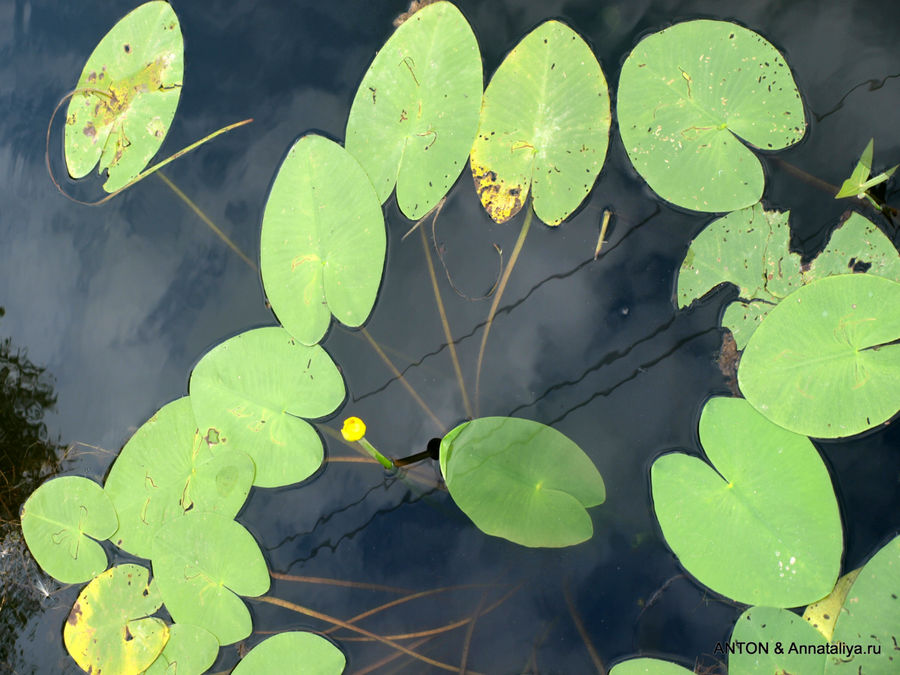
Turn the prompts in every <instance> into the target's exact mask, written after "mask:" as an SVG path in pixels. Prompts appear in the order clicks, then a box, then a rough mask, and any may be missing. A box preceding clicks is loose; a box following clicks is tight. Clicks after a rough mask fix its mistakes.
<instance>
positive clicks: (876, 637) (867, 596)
mask: <svg viewBox="0 0 900 675" xmlns="http://www.w3.org/2000/svg"><path fill="white" fill-rule="evenodd" d="M898 636H900V537H895V538H894V539H892V540H891V541H889V542H888V543H887V544H886V545H885V546H884V547H883V548H882V549H881V550H880V551H878V553H876V554H875V555H874V556H872V559H871V560H869V562H867V563H866V564H865V566H864V567H863V568H862V570H860V573H859V576H858V577H857V578H856V581H854V582H853V586H851V587H850V591H849V593H847V599H846V600H845V601H844V606H843V607H842V608H841V611H840V614H839V616H838V620H837V623H836V624H835V627H834V640H833V644H834V645H840V644H843V645H845V646H847V647H850V648H851V649H852V650H853V653H852V654H848V653H846V651H842V652H839V653H838V654H830V655H829V656H828V658H827V660H826V664H825V673H826V675H831V674H832V673H837V674H843V673H847V674H848V675H851V674H852V675H856V674H857V673H865V674H866V675H869V674H870V673H871V674H879V673H886V674H890V673H896V672H897V662H898V656H897V650H898V640H900V638H898ZM873 647H874V648H876V649H877V652H878V653H877V654H876V653H869V651H870V649H871V648H873ZM871 651H872V652H874V651H875V649H871Z"/></svg>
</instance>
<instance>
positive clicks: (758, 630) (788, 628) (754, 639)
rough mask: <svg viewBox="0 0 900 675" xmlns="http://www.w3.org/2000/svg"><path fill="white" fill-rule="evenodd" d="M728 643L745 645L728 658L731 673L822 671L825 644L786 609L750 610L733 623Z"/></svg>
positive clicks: (805, 674) (805, 673) (806, 674)
mask: <svg viewBox="0 0 900 675" xmlns="http://www.w3.org/2000/svg"><path fill="white" fill-rule="evenodd" d="M729 642H730V643H731V644H732V645H734V644H739V643H743V645H744V648H743V649H741V650H740V651H737V652H735V653H733V654H731V655H730V656H729V657H728V672H731V673H739V674H740V675H756V674H758V675H772V674H773V673H803V675H814V674H815V673H821V672H822V671H823V670H824V668H825V656H824V653H825V652H824V650H825V648H826V645H827V642H826V641H825V639H824V638H823V637H822V635H821V634H820V633H819V632H818V631H817V630H816V629H815V628H813V627H812V626H810V625H809V624H808V623H806V621H804V620H803V619H802V618H800V617H799V616H797V615H796V614H794V613H793V612H789V611H787V610H786V609H776V608H774V607H751V608H750V609H748V610H747V611H745V612H744V613H743V614H741V616H740V617H739V618H738V620H737V622H736V623H735V624H734V630H733V631H732V633H731V640H730V641H729ZM779 646H780V647H781V648H780V649H779V648H778V647H779ZM819 650H822V651H819ZM767 652H768V653H767Z"/></svg>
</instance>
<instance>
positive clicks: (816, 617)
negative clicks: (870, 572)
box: [803, 569, 859, 642]
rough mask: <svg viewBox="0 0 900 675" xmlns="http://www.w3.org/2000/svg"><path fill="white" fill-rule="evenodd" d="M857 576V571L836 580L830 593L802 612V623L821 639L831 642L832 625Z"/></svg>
mask: <svg viewBox="0 0 900 675" xmlns="http://www.w3.org/2000/svg"><path fill="white" fill-rule="evenodd" d="M857 576H859V570H858V569H855V570H853V571H852V572H848V573H847V574H845V575H844V576H842V577H841V578H840V579H838V580H837V583H836V584H835V585H834V588H833V589H832V591H831V593H829V594H828V595H826V596H825V597H824V598H822V599H821V600H817V601H816V602H813V603H810V604H809V605H807V606H806V609H804V610H803V619H804V621H806V622H807V623H808V624H809V625H810V626H812V627H813V628H815V629H816V630H817V631H818V632H819V633H821V634H822V637H824V638H825V639H826V640H827V641H829V642H831V638H832V636H833V635H834V624H835V622H836V621H837V618H838V616H839V615H840V613H841V607H842V606H843V604H844V600H846V598H847V593H848V592H849V591H850V587H851V586H852V585H853V582H854V581H856V577H857Z"/></svg>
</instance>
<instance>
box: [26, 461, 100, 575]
mask: <svg viewBox="0 0 900 675" xmlns="http://www.w3.org/2000/svg"><path fill="white" fill-rule="evenodd" d="M21 521H22V534H23V535H25V542H26V543H27V544H28V549H29V550H30V551H31V554H32V555H33V556H34V559H35V560H36V561H37V563H38V564H39V565H40V566H41V567H42V568H43V569H44V571H45V572H46V573H47V574H49V575H50V576H52V577H53V578H55V579H57V580H58V581H61V582H62V583H64V584H77V583H81V582H83V581H87V580H89V579H91V578H93V577H95V576H97V575H98V574H100V572H102V571H103V570H105V569H106V565H107V560H106V552H105V551H104V550H103V547H102V546H100V544H98V543H97V542H96V541H94V540H93V539H99V540H103V539H108V538H109V537H110V536H111V535H112V533H113V532H115V531H116V525H117V520H116V510H115V508H114V507H113V504H112V502H111V501H110V499H109V497H107V495H106V493H105V492H103V488H102V487H100V486H99V485H97V483H95V482H94V481H92V480H88V479H87V478H81V477H80V476H63V477H62V478H54V479H53V480H49V481H47V482H46V483H44V484H43V485H41V486H40V487H39V488H38V489H37V490H35V491H34V492H33V493H32V494H31V496H30V497H29V498H28V499H27V500H26V502H25V504H24V505H23V506H22V516H21ZM91 537H93V539H91Z"/></svg>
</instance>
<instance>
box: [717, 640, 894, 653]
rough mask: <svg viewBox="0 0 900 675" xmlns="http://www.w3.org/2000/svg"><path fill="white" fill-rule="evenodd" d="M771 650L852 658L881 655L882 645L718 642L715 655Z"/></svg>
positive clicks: (766, 651)
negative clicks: (863, 655) (864, 655)
mask: <svg viewBox="0 0 900 675" xmlns="http://www.w3.org/2000/svg"><path fill="white" fill-rule="evenodd" d="M770 649H771V651H772V653H774V654H838V655H840V656H845V657H850V656H857V655H861V654H874V655H876V656H877V655H878V654H881V645H877V644H876V645H866V646H863V645H850V644H847V643H846V642H835V643H833V644H803V643H802V642H801V643H796V642H790V643H788V644H787V645H785V644H784V643H781V642H776V643H775V644H774V645H771V646H770V645H769V643H768V642H744V641H740V640H735V641H731V642H717V643H716V647H715V649H714V650H713V654H768V653H769V650H770Z"/></svg>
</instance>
